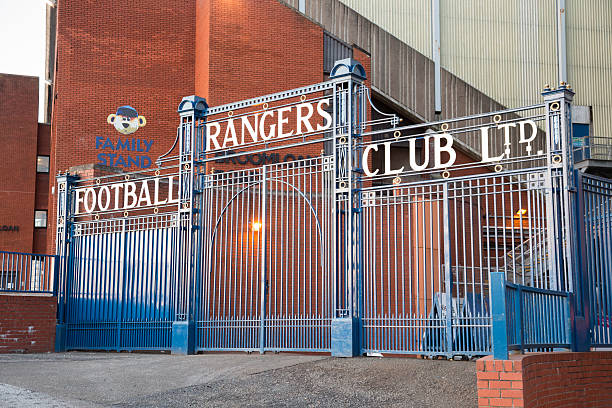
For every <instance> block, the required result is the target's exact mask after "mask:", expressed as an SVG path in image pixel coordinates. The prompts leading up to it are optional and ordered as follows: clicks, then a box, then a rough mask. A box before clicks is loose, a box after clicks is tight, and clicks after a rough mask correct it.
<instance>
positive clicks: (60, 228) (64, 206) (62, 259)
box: [54, 173, 77, 352]
mask: <svg viewBox="0 0 612 408" xmlns="http://www.w3.org/2000/svg"><path fill="white" fill-rule="evenodd" d="M56 179H57V218H56V222H57V223H56V227H57V228H56V231H55V233H56V240H55V254H56V256H57V257H56V259H55V262H56V263H57V264H58V265H56V268H57V269H58V272H57V274H56V276H57V278H56V280H55V282H54V285H55V288H54V291H55V292H56V293H57V322H56V325H55V351H56V352H62V351H66V294H67V292H68V279H69V278H70V277H69V274H68V270H69V268H68V265H69V264H70V263H71V259H70V236H71V224H72V223H71V221H70V218H71V215H72V200H71V198H72V197H71V194H70V191H71V187H72V184H73V183H74V182H75V181H76V180H77V177H76V176H71V175H69V174H68V173H65V174H62V173H58V175H57V177H56Z"/></svg>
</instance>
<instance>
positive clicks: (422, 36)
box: [340, 0, 431, 58]
mask: <svg viewBox="0 0 612 408" xmlns="http://www.w3.org/2000/svg"><path fill="white" fill-rule="evenodd" d="M340 2H342V3H344V4H346V5H347V6H349V7H350V8H352V9H353V10H355V11H356V12H358V13H359V14H361V15H362V16H364V17H365V18H367V19H368V20H370V21H371V22H373V23H374V24H376V25H378V26H379V27H380V28H382V29H383V30H385V31H388V32H389V33H391V34H393V35H394V36H395V37H397V38H399V39H400V40H402V41H404V42H405V43H407V44H408V45H410V46H411V47H412V48H414V49H415V50H417V51H418V52H420V53H421V54H423V55H425V56H426V57H428V58H431V2H430V1H429V0H420V1H406V0H377V1H372V0H340Z"/></svg>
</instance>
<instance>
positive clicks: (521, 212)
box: [516, 208, 527, 217]
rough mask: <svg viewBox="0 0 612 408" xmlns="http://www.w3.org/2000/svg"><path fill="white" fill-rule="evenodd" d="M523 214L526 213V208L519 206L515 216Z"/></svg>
mask: <svg viewBox="0 0 612 408" xmlns="http://www.w3.org/2000/svg"><path fill="white" fill-rule="evenodd" d="M525 214H527V210H526V209H525V208H521V209H520V210H518V211H517V212H516V216H517V217H520V216H521V215H525Z"/></svg>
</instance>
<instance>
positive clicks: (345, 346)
mask: <svg viewBox="0 0 612 408" xmlns="http://www.w3.org/2000/svg"><path fill="white" fill-rule="evenodd" d="M359 333H360V330H359V319H355V318H350V317H348V318H338V319H332V323H331V354H332V356H334V357H354V356H358V355H359V354H360V353H361V343H360V342H359Z"/></svg>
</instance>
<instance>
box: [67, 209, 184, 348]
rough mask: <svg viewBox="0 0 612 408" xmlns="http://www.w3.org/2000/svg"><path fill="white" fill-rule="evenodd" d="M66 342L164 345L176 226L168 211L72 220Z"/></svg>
mask: <svg viewBox="0 0 612 408" xmlns="http://www.w3.org/2000/svg"><path fill="white" fill-rule="evenodd" d="M73 234H74V236H73V243H72V245H71V250H72V251H73V252H72V254H71V255H72V256H71V260H70V262H69V263H68V294H67V316H66V332H67V336H66V337H67V338H66V342H67V344H66V346H67V348H68V349H113V350H158V349H162V350H163V349H169V348H170V342H171V337H172V321H173V320H174V298H173V292H174V290H175V288H174V281H175V276H174V275H175V266H174V262H175V260H174V258H173V253H174V251H175V248H174V243H175V242H176V234H177V227H176V222H175V221H174V216H173V215H159V216H155V217H143V218H134V219H129V220H128V219H115V220H104V221H86V222H81V223H77V224H75V225H74V232H73Z"/></svg>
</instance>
